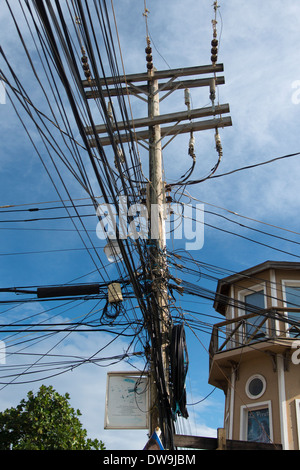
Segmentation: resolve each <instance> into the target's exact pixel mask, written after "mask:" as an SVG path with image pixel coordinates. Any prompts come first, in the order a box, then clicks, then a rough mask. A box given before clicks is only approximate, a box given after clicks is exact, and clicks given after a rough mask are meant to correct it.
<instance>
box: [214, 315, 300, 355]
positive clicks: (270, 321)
mask: <svg viewBox="0 0 300 470" xmlns="http://www.w3.org/2000/svg"><path fill="white" fill-rule="evenodd" d="M293 314H294V315H295V317H299V321H297V320H296V319H295V318H294V319H293V318H292V315H293ZM272 338H293V339H294V338H299V339H300V308H287V307H282V308H279V307H274V308H271V309H267V310H259V311H257V312H256V313H250V314H247V315H243V316H239V317H236V318H232V319H230V320H225V321H223V322H220V323H216V324H215V325H214V326H213V329H212V335H211V341H210V346H209V356H210V359H212V358H213V356H214V355H215V354H216V353H219V352H222V351H225V350H226V351H228V350H230V349H234V348H238V347H244V346H247V345H250V344H253V343H254V342H258V341H267V340H269V339H272Z"/></svg>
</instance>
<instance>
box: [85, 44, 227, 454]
mask: <svg viewBox="0 0 300 470" xmlns="http://www.w3.org/2000/svg"><path fill="white" fill-rule="evenodd" d="M146 53H147V62H148V64H147V68H148V72H147V73H140V74H131V75H127V76H126V77H125V76H124V77H122V76H120V77H118V82H119V84H121V85H122V84H126V86H123V87H122V86H119V87H118V93H120V92H122V93H123V94H124V96H126V95H133V96H135V97H136V98H139V99H141V100H143V101H144V102H145V103H146V104H147V106H148V116H147V117H145V118H138V119H134V122H133V123H132V129H131V130H132V135H133V136H134V139H135V140H136V141H137V142H138V143H139V144H140V145H141V146H143V147H144V148H146V149H147V150H148V152H149V183H148V184H149V200H148V210H149V226H150V227H149V228H150V239H149V240H148V243H149V259H148V260H147V261H148V269H149V279H148V281H150V283H149V284H150V285H151V312H149V319H148V330H149V336H150V338H151V340H152V344H151V345H150V346H151V354H150V358H151V359H150V360H151V367H150V382H151V385H150V387H151V404H150V430H149V431H150V434H152V432H153V431H154V430H155V428H156V427H160V428H161V430H162V434H163V435H164V431H167V432H166V434H168V433H169V432H170V429H168V430H164V422H163V420H162V415H163V414H164V412H167V413H169V414H171V413H172V410H171V400H172V390H170V378H169V359H170V358H169V348H168V346H169V340H170V330H171V319H170V314H169V305H168V304H169V301H168V277H167V269H168V268H167V257H166V234H165V220H164V217H165V214H164V206H165V204H164V202H165V182H164V180H163V168H162V150H163V149H164V147H165V146H166V145H168V143H169V142H170V141H172V140H173V138H174V137H175V136H177V135H179V134H183V133H190V134H191V135H193V134H194V132H197V131H203V130H207V129H215V131H216V133H217V131H218V129H219V128H224V127H227V126H231V125H232V122H231V118H230V117H229V116H223V114H226V113H228V112H229V105H228V104H224V105H219V104H216V103H215V101H214V99H213V100H212V106H208V107H201V108H198V109H191V107H188V109H187V110H186V111H180V112H175V113H170V114H164V115H160V111H159V108H160V106H159V105H160V101H162V100H163V99H165V98H167V97H168V96H169V95H170V94H171V93H173V92H175V91H176V90H189V89H190V88H195V87H208V88H210V92H211V94H210V96H212V95H213V93H212V90H213V91H214V90H215V87H216V86H218V85H222V84H223V83H225V80H224V77H222V76H221V77H219V76H217V73H218V72H222V71H223V65H222V64H217V63H213V64H212V65H204V66H196V67H188V68H181V69H170V70H162V71H157V70H155V69H154V68H153V64H151V61H152V56H151V48H150V44H149V42H148V45H147V48H146ZM207 74H210V75H212V77H211V76H210V77H208V78H207V77H206V78H200V79H199V78H197V79H188V80H181V77H184V76H190V77H191V76H197V75H207ZM114 84H115V78H114V77H106V78H105V81H103V83H102V82H101V80H100V85H103V88H102V89H101V95H102V96H108V97H110V98H111V97H112V96H115V94H116V90H115V88H114ZM95 85H96V84H95V83H94V82H93V80H90V81H88V80H85V81H83V86H84V88H85V89H86V97H87V98H88V99H93V98H97V90H96V88H95ZM163 93H164V94H163ZM160 95H163V96H160ZM208 95H209V93H208ZM98 96H99V93H98ZM207 117H211V118H210V119H206V118H207ZM166 124H170V125H166ZM111 125H112V131H117V132H115V139H114V143H115V144H116V145H118V144H123V143H125V142H129V141H130V140H131V135H130V132H128V128H125V127H124V124H123V123H122V122H112V123H111ZM139 128H144V129H142V130H137V129H139ZM145 128H147V129H145ZM123 130H124V131H126V132H124V133H122V131H123ZM95 131H96V133H97V135H98V138H99V139H100V142H101V145H102V146H103V147H105V146H109V145H112V141H111V137H109V136H107V135H106V134H107V127H106V125H105V124H100V125H96V126H95V128H91V127H86V128H85V133H86V135H87V136H90V138H89V145H90V147H95V146H96V141H95V135H94V132H95ZM163 139H169V141H168V142H167V143H166V144H164V146H162V140H163ZM187 147H188V146H187ZM187 153H188V152H187ZM158 382H159V383H158ZM159 394H160V396H159ZM159 400H161V401H160V403H158V402H159ZM170 420H172V417H171V416H170ZM171 445H172V443H171V441H170V439H167V440H166V442H165V446H166V448H170V447H169V446H171Z"/></svg>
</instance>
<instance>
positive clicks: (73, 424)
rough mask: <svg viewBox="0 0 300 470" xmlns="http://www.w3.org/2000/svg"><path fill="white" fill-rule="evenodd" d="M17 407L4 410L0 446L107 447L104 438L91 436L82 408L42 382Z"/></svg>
mask: <svg viewBox="0 0 300 470" xmlns="http://www.w3.org/2000/svg"><path fill="white" fill-rule="evenodd" d="M27 398H28V399H27V400H25V399H23V400H21V402H20V404H19V405H18V406H17V407H16V408H9V409H6V410H5V411H3V412H0V450H104V449H105V446H104V444H103V442H102V441H98V440H97V439H94V440H91V439H89V438H87V431H86V430H85V429H83V428H82V424H81V422H80V420H79V418H78V417H79V416H81V412H80V411H79V410H77V411H75V410H74V409H73V408H72V407H71V406H70V404H69V402H68V400H69V398H70V396H69V394H67V393H66V394H65V395H60V394H59V393H57V392H56V391H55V390H54V389H53V387H51V386H49V387H46V386H45V385H42V386H41V387H40V389H39V391H38V392H37V394H36V395H34V394H33V392H29V393H28V394H27Z"/></svg>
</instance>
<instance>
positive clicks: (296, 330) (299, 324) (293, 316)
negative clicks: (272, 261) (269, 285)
mask: <svg viewBox="0 0 300 470" xmlns="http://www.w3.org/2000/svg"><path fill="white" fill-rule="evenodd" d="M283 286H284V290H283V293H284V300H285V304H286V306H287V307H290V308H299V309H300V281H283ZM287 315H288V319H289V320H290V323H289V325H288V328H289V334H290V336H292V337H294V338H296V337H300V311H299V312H292V311H288V312H287Z"/></svg>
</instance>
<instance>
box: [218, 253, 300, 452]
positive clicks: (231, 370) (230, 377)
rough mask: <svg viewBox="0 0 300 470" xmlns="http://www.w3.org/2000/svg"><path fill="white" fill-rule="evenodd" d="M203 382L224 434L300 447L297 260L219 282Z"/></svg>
mask: <svg viewBox="0 0 300 470" xmlns="http://www.w3.org/2000/svg"><path fill="white" fill-rule="evenodd" d="M214 308H215V310H216V311H217V312H219V313H220V314H222V315H224V317H225V318H224V321H222V322H220V323H218V324H216V325H214V327H213V331H212V337H211V342H210V348H209V353H210V364H209V383H210V384H211V385H213V386H216V387H218V388H220V389H222V390H223V391H224V393H225V413H224V428H225V429H226V438H227V439H233V440H243V441H256V442H271V443H274V444H276V443H278V444H281V445H282V449H284V450H288V449H289V450H294V449H295V450H299V449H300V321H299V320H300V263H288V262H277V261H276V262H275V261H274V262H273V261H267V262H265V263H263V264H260V265H258V266H254V267H252V268H250V269H247V270H245V271H243V272H241V273H238V274H234V275H232V276H229V277H226V278H224V279H221V280H220V281H219V282H218V286H217V292H216V297H215V303H214Z"/></svg>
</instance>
